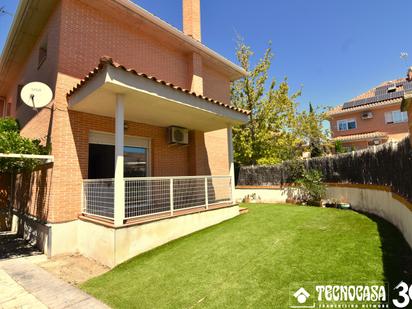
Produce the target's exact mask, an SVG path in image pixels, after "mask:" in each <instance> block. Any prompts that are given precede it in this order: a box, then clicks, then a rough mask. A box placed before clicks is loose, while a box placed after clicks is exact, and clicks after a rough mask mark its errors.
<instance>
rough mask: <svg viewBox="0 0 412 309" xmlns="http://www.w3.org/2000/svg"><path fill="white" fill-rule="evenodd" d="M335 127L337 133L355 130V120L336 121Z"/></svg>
mask: <svg viewBox="0 0 412 309" xmlns="http://www.w3.org/2000/svg"><path fill="white" fill-rule="evenodd" d="M337 127H338V130H339V131H347V130H353V129H356V120H355V119H343V120H338V122H337Z"/></svg>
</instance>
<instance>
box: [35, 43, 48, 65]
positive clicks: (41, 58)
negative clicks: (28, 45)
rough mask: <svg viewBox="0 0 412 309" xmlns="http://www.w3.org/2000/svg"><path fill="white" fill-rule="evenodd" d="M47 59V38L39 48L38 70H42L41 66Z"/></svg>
mask: <svg viewBox="0 0 412 309" xmlns="http://www.w3.org/2000/svg"><path fill="white" fill-rule="evenodd" d="M46 58H47V38H46V40H44V42H43V43H42V44H41V45H40V47H39V61H38V64H37V69H40V67H41V65H42V64H43V62H44V61H46Z"/></svg>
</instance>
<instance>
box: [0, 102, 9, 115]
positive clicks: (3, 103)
mask: <svg viewBox="0 0 412 309" xmlns="http://www.w3.org/2000/svg"><path fill="white" fill-rule="evenodd" d="M0 101H1V103H0V104H1V105H0V106H2V107H3V110H2V111H3V112H2V115H1V117H6V113H7V110H6V109H7V106H6V98H5V97H0Z"/></svg>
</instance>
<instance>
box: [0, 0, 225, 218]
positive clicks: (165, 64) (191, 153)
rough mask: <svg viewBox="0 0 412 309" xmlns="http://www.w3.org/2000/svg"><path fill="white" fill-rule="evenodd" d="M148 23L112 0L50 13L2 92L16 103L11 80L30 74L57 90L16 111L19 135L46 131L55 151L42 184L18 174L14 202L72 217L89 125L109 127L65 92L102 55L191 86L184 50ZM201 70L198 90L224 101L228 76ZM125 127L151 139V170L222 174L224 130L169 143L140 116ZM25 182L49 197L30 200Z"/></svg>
mask: <svg viewBox="0 0 412 309" xmlns="http://www.w3.org/2000/svg"><path fill="white" fill-rule="evenodd" d="M114 10H115V12H116V14H113V12H114ZM146 27H147V26H146V25H145V24H144V23H141V22H139V21H138V20H137V19H136V20H135V19H134V17H133V15H130V12H128V11H125V10H123V9H121V8H119V7H118V5H115V4H114V3H113V2H111V1H99V2H93V1H91V2H90V1H89V2H88V1H83V0H62V2H61V4H60V5H59V6H58V8H57V9H56V11H55V12H54V13H53V14H52V16H51V18H50V20H49V23H48V26H47V27H46V28H45V30H44V33H43V34H42V36H41V38H40V39H39V40H38V42H37V44H36V46H35V48H34V49H33V51H32V53H31V56H30V58H29V59H28V61H27V64H26V65H25V68H24V69H23V70H22V73H21V77H20V78H19V80H18V81H16V83H15V85H14V86H13V87H12V88H11V89H10V91H9V94H8V98H7V100H8V101H11V102H13V104H15V102H16V98H15V94H16V93H17V85H18V84H19V83H26V82H28V81H31V80H40V81H43V82H46V83H47V84H49V85H50V86H51V87H52V88H54V90H55V99H54V102H53V103H54V106H53V108H45V109H42V110H41V111H40V112H39V113H38V114H37V113H33V112H32V111H31V110H30V109H27V108H20V109H19V110H17V112H15V114H16V116H17V118H18V119H19V120H21V121H22V124H23V130H22V134H23V135H25V136H29V137H31V138H42V139H43V140H45V137H46V136H47V133H51V134H49V137H50V139H51V143H52V154H53V155H54V165H53V168H52V169H50V171H48V173H47V181H46V180H45V178H44V174H43V176H42V177H43V178H42V179H43V184H41V183H40V182H38V181H37V180H36V181H35V186H34V187H31V186H30V184H27V183H26V182H27V181H28V178H27V177H26V178H24V177H21V178H19V181H20V183H21V188H22V189H21V190H23V189H26V190H27V194H26V195H25V196H29V197H30V199H29V200H27V199H22V200H21V201H20V202H19V203H18V204H19V207H20V208H21V209H25V210H26V211H27V212H29V213H30V214H33V215H35V216H39V217H41V218H42V219H45V220H48V221H50V222H64V221H69V220H75V219H76V218H77V216H78V214H79V213H80V211H81V209H80V205H81V197H80V194H81V185H82V179H83V178H86V177H87V168H88V167H87V164H88V134H89V131H90V130H97V131H105V132H114V119H112V118H107V117H100V116H96V115H90V114H85V113H79V112H73V111H68V109H67V100H66V93H67V92H68V91H69V90H70V89H71V88H73V87H74V86H75V85H76V83H78V81H79V79H80V78H82V77H84V75H86V74H87V72H88V71H90V70H91V69H92V68H93V67H95V66H96V65H97V64H98V61H99V58H100V57H101V56H103V55H108V56H111V57H113V58H114V59H115V60H116V61H117V62H119V63H121V64H124V65H125V66H127V67H132V68H135V69H136V70H137V71H140V72H144V73H147V74H150V75H154V76H156V77H158V78H160V79H163V80H166V81H169V82H172V83H174V84H176V85H179V86H182V87H184V88H190V82H191V76H190V74H189V71H190V70H189V63H190V55H188V54H186V53H185V52H183V51H182V50H181V49H179V48H177V47H176V46H175V45H176V44H171V42H168V41H167V40H162V37H159V36H157V34H156V33H151V32H149V30H148V29H146ZM46 37H47V38H48V42H49V45H48V57H47V60H46V62H45V63H43V65H42V66H41V67H40V69H37V57H38V52H37V51H38V47H39V44H41V43H42V42H43V41H44V39H45V38H46ZM202 72H203V78H204V93H205V94H206V95H207V96H210V97H212V98H216V99H218V100H221V101H224V102H228V101H229V94H230V93H229V85H230V82H229V79H228V78H226V77H225V76H224V75H222V74H221V73H218V72H215V71H214V70H213V69H212V68H210V67H206V66H205V67H204V70H202ZM137 122H138V121H137ZM126 134H128V135H137V136H143V137H150V138H151V140H152V174H153V176H174V175H190V174H192V175H193V174H197V175H202V174H228V154H227V135H226V130H220V131H216V132H209V133H206V134H204V133H202V132H197V133H196V134H194V135H195V136H196V140H191V141H190V142H191V143H192V142H193V145H194V146H190V145H189V146H171V145H168V144H167V140H166V128H159V127H154V126H150V125H144V124H139V123H129V128H128V130H127V132H126ZM191 135H193V134H191ZM194 166H196V167H195V168H194ZM36 177H37V176H36ZM30 181H32V184H33V180H31V178H30ZM31 188H33V189H34V190H35V191H37V192H39V191H41V192H47V195H48V198H47V199H39V198H37V199H36V196H35V195H33V194H32V193H30V192H32V189H31ZM21 192H23V191H21ZM43 203H46V204H43Z"/></svg>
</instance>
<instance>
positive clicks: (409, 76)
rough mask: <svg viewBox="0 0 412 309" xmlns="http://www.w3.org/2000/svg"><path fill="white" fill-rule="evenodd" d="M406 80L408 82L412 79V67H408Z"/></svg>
mask: <svg viewBox="0 0 412 309" xmlns="http://www.w3.org/2000/svg"><path fill="white" fill-rule="evenodd" d="M406 80H407V81H408V82H410V81H412V67H409V69H408V73H407V74H406Z"/></svg>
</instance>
